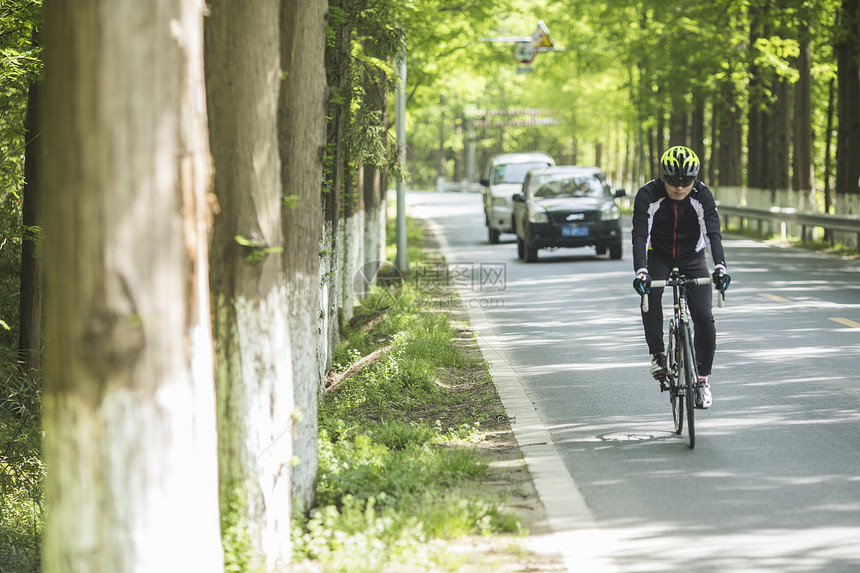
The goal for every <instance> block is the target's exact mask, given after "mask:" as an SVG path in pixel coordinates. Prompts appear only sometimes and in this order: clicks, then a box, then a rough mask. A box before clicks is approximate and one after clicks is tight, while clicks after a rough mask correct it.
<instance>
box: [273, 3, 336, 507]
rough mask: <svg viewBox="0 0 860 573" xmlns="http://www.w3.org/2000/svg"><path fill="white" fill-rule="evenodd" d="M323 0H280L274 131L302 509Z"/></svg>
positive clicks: (321, 114)
mask: <svg viewBox="0 0 860 573" xmlns="http://www.w3.org/2000/svg"><path fill="white" fill-rule="evenodd" d="M326 9H327V5H326V2H325V0H303V2H301V3H299V2H295V1H291V0H282V1H281V20H280V21H281V47H280V51H281V62H282V66H283V68H284V72H285V76H284V81H282V82H281V99H280V110H279V112H278V131H279V132H280V134H281V137H280V140H279V143H280V154H281V184H282V185H283V189H284V196H285V197H286V198H287V200H286V206H285V207H284V221H283V227H284V247H285V248H284V266H285V268H286V270H287V297H288V300H289V307H290V332H291V333H292V335H293V336H292V352H293V376H294V379H295V400H296V408H297V409H298V410H299V411H300V412H301V418H300V420H299V422H298V428H297V430H298V431H297V432H296V433H294V445H293V453H294V455H295V456H296V457H297V459H298V465H296V466H295V467H294V468H293V490H292V495H293V499H295V500H296V502H297V503H298V504H299V506H300V509H301V510H302V511H309V510H310V508H311V506H312V504H313V502H314V492H315V489H314V485H315V480H316V474H317V465H318V462H317V460H318V458H317V401H318V398H319V396H321V395H322V392H323V390H324V388H323V383H324V379H325V370H324V368H323V367H324V363H323V364H322V365H321V364H320V362H319V361H318V354H319V351H320V348H321V343H322V341H321V340H320V334H319V330H318V328H319V327H318V319H319V314H320V310H319V309H320V299H319V295H320V248H321V246H320V241H321V240H322V228H323V218H322V194H321V192H322V178H323V168H322V162H323V153H324V146H325V127H324V125H325V112H326V102H325V98H326V79H325V67H324V57H325V34H326V24H325V18H326Z"/></svg>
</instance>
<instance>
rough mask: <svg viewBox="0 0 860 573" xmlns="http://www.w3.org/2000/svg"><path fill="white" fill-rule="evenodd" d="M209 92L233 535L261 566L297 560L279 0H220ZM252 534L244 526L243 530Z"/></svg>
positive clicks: (225, 498) (216, 310)
mask: <svg viewBox="0 0 860 573" xmlns="http://www.w3.org/2000/svg"><path fill="white" fill-rule="evenodd" d="M209 6H210V15H209V17H208V18H207V19H206V26H205V31H206V34H205V38H206V89H207V95H208V98H209V126H210V131H211V137H210V140H211V146H212V156H213V160H214V163H215V179H214V181H215V185H214V188H215V194H216V196H217V199H218V204H219V206H220V214H219V215H217V216H216V218H215V225H214V229H213V237H212V257H211V261H212V268H211V271H210V277H211V283H212V316H213V326H214V334H215V348H216V358H217V368H216V387H217V397H218V441H219V462H220V465H219V469H220V484H221V512H222V516H223V517H222V521H223V522H225V523H228V524H229V527H224V531H223V532H222V533H223V535H224V536H225V545H227V541H228V540H229V541H231V542H232V541H234V539H232V536H234V535H247V536H248V541H249V542H250V552H251V555H250V568H251V569H253V570H255V571H256V570H263V571H277V570H280V569H281V568H283V567H286V566H287V564H289V562H290V519H291V513H290V499H291V487H290V460H291V458H292V439H291V437H292V436H291V428H292V414H293V410H294V403H293V375H294V374H293V362H292V356H293V352H292V346H291V337H292V333H291V331H290V329H289V325H288V322H287V289H286V286H285V282H284V266H283V259H282V256H281V254H280V253H281V251H282V248H283V244H284V241H283V234H282V232H283V230H282V220H281V205H282V200H283V197H282V192H281V165H280V161H279V158H278V132H277V128H276V126H277V125H278V119H277V107H278V94H279V86H280V84H281V63H280V54H279V35H278V32H279V29H278V22H279V11H280V5H279V0H257V1H255V2H252V3H250V4H241V3H237V2H233V1H230V0H209ZM237 532H241V533H237Z"/></svg>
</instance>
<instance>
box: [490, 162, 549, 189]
mask: <svg viewBox="0 0 860 573" xmlns="http://www.w3.org/2000/svg"><path fill="white" fill-rule="evenodd" d="M548 165H549V163H547V162H545V161H534V162H531V163H508V164H507V165H496V168H495V170H494V171H493V185H499V184H500V183H522V182H523V181H524V180H525V178H526V173H528V172H529V169H536V168H538V167H547V166H548Z"/></svg>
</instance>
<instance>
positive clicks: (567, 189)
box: [528, 174, 604, 199]
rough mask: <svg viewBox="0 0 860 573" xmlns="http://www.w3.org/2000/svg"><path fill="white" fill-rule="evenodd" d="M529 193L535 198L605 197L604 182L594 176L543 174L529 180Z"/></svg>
mask: <svg viewBox="0 0 860 573" xmlns="http://www.w3.org/2000/svg"><path fill="white" fill-rule="evenodd" d="M528 193H529V194H530V196H531V197H534V198H535V199H554V198H559V197H603V194H604V190H603V182H602V181H600V180H599V179H598V178H596V177H593V176H582V175H579V176H572V175H569V174H551V175H541V176H538V177H535V178H533V179H531V180H530V181H529V189H528Z"/></svg>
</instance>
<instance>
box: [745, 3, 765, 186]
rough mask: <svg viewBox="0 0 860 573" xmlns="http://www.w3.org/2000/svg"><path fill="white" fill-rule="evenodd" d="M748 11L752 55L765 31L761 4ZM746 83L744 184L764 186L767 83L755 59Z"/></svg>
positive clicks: (750, 65) (751, 7)
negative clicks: (745, 163)
mask: <svg viewBox="0 0 860 573" xmlns="http://www.w3.org/2000/svg"><path fill="white" fill-rule="evenodd" d="M762 3H764V4H766V3H767V0H761V1H760V2H759V3H758V4H762ZM749 11H750V14H749V18H750V49H751V53H752V57H753V58H754V57H755V53H756V48H755V45H756V40H758V39H759V38H761V37H762V36H763V35H765V34H764V30H763V28H764V24H763V21H764V19H765V16H764V15H765V14H767V9H766V8H765V7H764V6H760V5H757V4H753V5H751V6H750V8H749ZM749 78H750V80H749V87H748V89H747V94H748V98H749V111H748V112H747V114H748V115H747V125H748V131H747V151H748V157H747V185H749V186H750V187H752V188H754V189H763V188H765V187H766V186H767V179H768V178H767V174H766V169H767V166H768V160H767V157H768V154H767V139H766V137H765V125H766V121H765V115H766V109H767V107H766V106H767V104H766V102H765V101H764V98H765V96H764V93H765V91H766V86H765V85H764V83H765V82H764V79H763V75H762V70H761V68H760V67H759V66H758V65H757V64H756V63H755V62H754V61H752V62H750V64H749Z"/></svg>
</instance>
